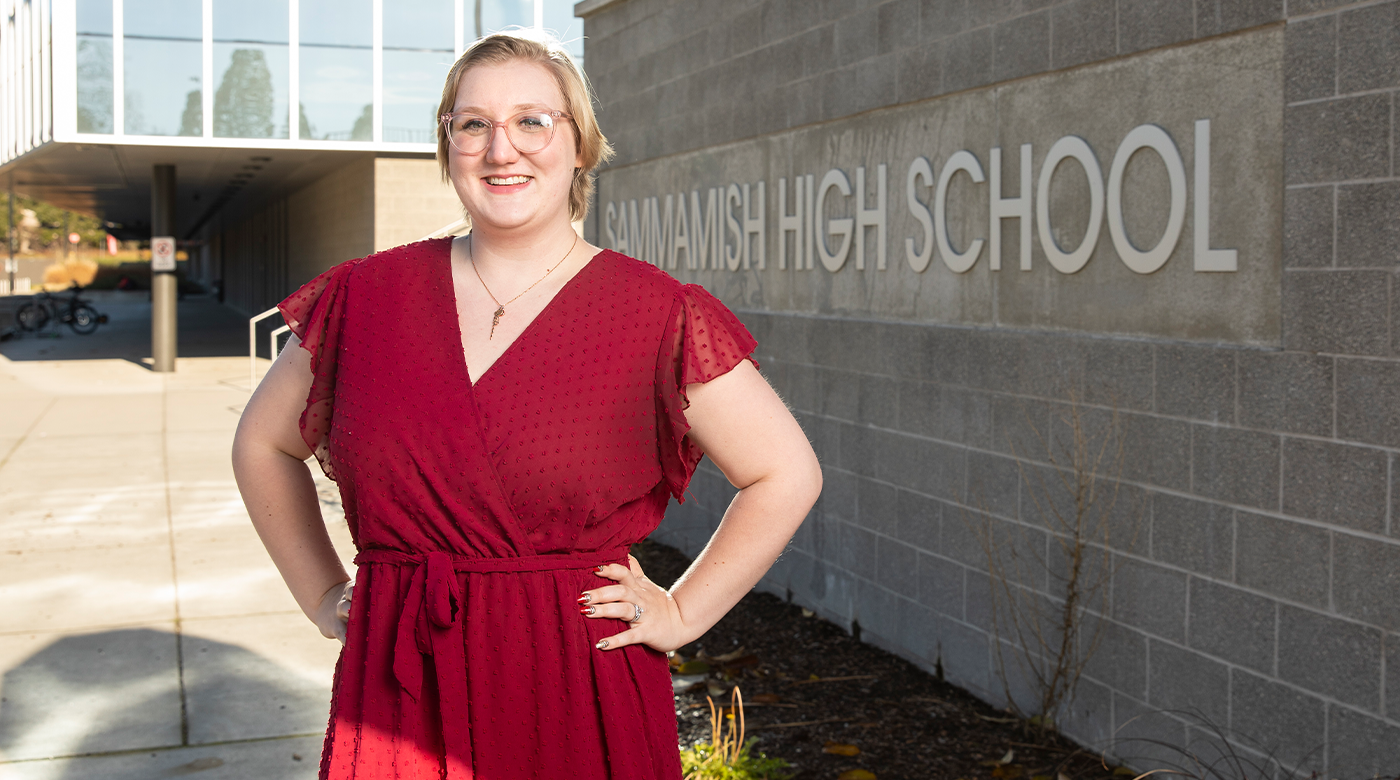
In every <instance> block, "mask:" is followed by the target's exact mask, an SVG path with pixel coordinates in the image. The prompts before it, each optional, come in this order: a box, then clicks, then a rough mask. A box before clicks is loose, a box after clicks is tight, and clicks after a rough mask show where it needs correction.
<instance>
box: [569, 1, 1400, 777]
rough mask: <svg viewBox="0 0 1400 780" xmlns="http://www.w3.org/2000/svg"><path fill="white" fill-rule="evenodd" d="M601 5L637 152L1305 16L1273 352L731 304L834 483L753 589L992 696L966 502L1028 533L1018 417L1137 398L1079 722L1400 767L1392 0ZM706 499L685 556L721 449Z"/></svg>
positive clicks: (683, 519) (713, 511)
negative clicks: (1118, 532)
mask: <svg viewBox="0 0 1400 780" xmlns="http://www.w3.org/2000/svg"><path fill="white" fill-rule="evenodd" d="M580 11H581V12H582V13H584V14H585V15H586V20H587V25H588V33H589V39H588V41H587V62H588V67H589V73H590V77H591V78H592V80H593V82H594V84H595V87H596V88H597V91H598V93H599V96H600V103H601V110H600V120H601V122H602V124H603V128H604V130H605V131H607V132H608V133H609V135H610V137H611V138H612V140H613V141H614V143H615V145H616V146H617V148H618V150H619V159H618V161H617V162H616V163H615V166H624V165H627V164H628V163H632V162H639V161H647V160H653V159H656V158H660V157H664V156H667V155H671V154H677V153H680V152H685V151H690V150H694V149H697V148H702V147H706V146H712V145H715V144H719V143H723V142H727V141H733V140H738V139H743V138H750V137H756V136H760V135H763V134H767V133H773V132H778V131H783V130H787V129H790V128H794V127H798V126H802V125H807V124H811V123H817V122H822V121H825V120H830V119H836V118H840V117H845V116H849V115H852V114H857V113H859V112H862V111H866V110H870V109H874V108H878V107H882V106H886V105H892V104H897V103H907V102H912V101H917V100H921V99H925V98H929V97H934V96H938V95H944V94H949V93H952V92H956V91H959V90H964V89H969V88H972V87H979V86H984V85H987V84H992V83H996V82H999V81H1003V80H1007V79H1015V78H1022V77H1027V76H1034V75H1035V74H1039V73H1045V72H1051V71H1056V70H1060V69H1064V68H1070V67H1074V66H1076V65H1080V64H1084V63H1089V62H1096V61H1102V60H1108V59H1112V58H1115V57H1118V56H1123V55H1127V54H1131V53H1134V52H1139V51H1143V50H1147V49H1152V48H1155V47H1162V46H1180V45H1185V46H1189V45H1191V42H1193V41H1195V40H1200V39H1204V38H1208V37H1212V36H1217V35H1222V34H1229V33H1231V32H1233V31H1237V30H1242V29H1247V28H1252V27H1256V26H1261V25H1284V28H1285V57H1286V62H1285V81H1286V83H1285V95H1286V105H1284V106H1282V107H1281V110H1282V112H1283V118H1284V127H1285V136H1284V144H1285V150H1284V157H1285V159H1284V166H1285V188H1286V190H1285V193H1284V202H1285V207H1284V213H1283V214H1281V215H1279V219H1280V220H1281V221H1282V223H1283V226H1284V228H1283V229H1284V247H1283V252H1282V256H1281V257H1280V258H1278V259H1277V262H1279V263H1280V264H1281V265H1282V267H1283V282H1282V290H1281V291H1280V292H1279V294H1280V295H1281V300H1282V319H1283V339H1282V349H1260V348H1245V347H1236V346H1213V345H1201V344H1182V343H1177V342H1171V341H1166V340H1153V339H1125V338H1114V337H1098V336H1093V335H1084V334H1068V333H1054V332H1039V331H1028V330H1013V329H1006V328H972V327H948V326H942V327H940V326H932V325H927V324H920V323H914V322H891V321H879V320H875V319H854V318H841V317H834V316H833V317H827V316H810V315H796V314H778V313H773V312H767V311H763V310H746V311H741V312H739V314H740V316H741V318H742V319H743V320H744V321H745V323H746V324H747V325H748V326H749V327H750V328H751V330H752V331H753V332H754V334H755V336H756V337H757V338H758V340H759V344H760V346H759V354H758V357H759V359H760V361H761V362H762V363H763V367H764V371H765V374H766V375H767V376H768V377H769V379H770V381H771V382H772V383H773V384H774V386H775V387H776V388H777V389H778V390H779V392H781V393H782V394H783V396H784V398H785V399H787V400H788V402H789V403H790V405H791V406H792V408H793V409H794V411H795V412H796V413H797V415H798V417H799V420H800V421H801V422H802V424H803V426H804V428H805V430H806V431H807V432H808V434H809V436H810V437H811V438H812V440H813V443H814V445H815V447H816V449H817V452H818V454H819V456H820V457H821V458H822V461H823V465H824V469H825V475H826V490H825V493H824V495H823V496H822V498H821V500H820V502H819V504H818V506H817V507H816V509H815V510H814V512H813V514H812V516H811V517H810V518H809V519H808V521H807V522H806V523H805V524H804V526H803V528H802V530H801V531H800V532H799V534H798V537H797V539H796V540H795V541H794V544H793V546H792V549H791V550H790V551H789V552H788V553H787V554H786V555H785V556H784V557H783V558H782V559H781V560H780V561H779V563H778V565H777V567H775V569H774V571H773V572H772V573H771V574H770V576H769V577H768V578H767V579H766V580H765V582H764V584H763V587H764V588H765V589H768V590H770V591H772V592H776V593H779V594H782V595H786V596H789V597H790V598H792V599H793V600H794V601H796V602H798V603H801V604H803V605H805V606H808V607H811V608H813V609H816V610H817V611H818V612H820V613H821V614H823V615H825V616H827V617H829V618H831V619H833V620H835V621H837V622H839V623H842V624H844V625H853V624H856V623H858V624H859V626H860V629H861V632H862V636H863V637H864V638H866V639H867V640H869V641H871V642H873V643H876V644H879V645H881V646H884V647H886V648H888V649H891V650H893V651H894V652H897V653H899V654H901V655H903V656H905V657H907V658H909V659H911V660H913V661H915V662H916V663H920V664H922V665H924V666H925V667H926V668H929V669H930V670H935V669H938V670H942V671H943V673H945V674H946V675H947V676H948V677H949V678H950V679H951V680H953V681H954V682H957V683H958V684H960V685H964V686H966V687H968V688H969V689H971V690H973V691H975V692H978V693H979V694H980V695H982V696H984V697H986V698H988V699H990V700H994V701H998V700H1004V694H1003V690H1002V686H1001V683H1000V682H999V681H998V679H997V677H996V674H995V654H994V653H993V647H992V644H991V643H992V642H993V641H994V632H993V631H992V624H991V619H990V615H989V605H988V599H989V590H990V585H989V578H988V575H987V573H986V560H985V556H983V554H982V553H981V550H980V548H979V547H978V546H977V544H976V543H975V539H973V538H971V537H970V536H969V532H968V530H967V525H966V522H965V518H967V517H968V516H969V515H971V516H983V513H985V514H986V515H990V516H991V518H992V519H993V520H994V521H995V522H997V523H1004V524H1008V525H1007V527H1010V528H1020V529H1022V531H1021V532H1022V533H1027V534H1030V533H1036V532H1037V531H1036V529H1037V528H1038V527H1039V523H1038V522H1037V518H1036V515H1035V509H1034V506H1033V504H1032V501H1031V496H1030V495H1029V494H1028V490H1027V488H1026V484H1025V483H1024V482H1023V481H1022V480H1021V479H1020V478H1019V470H1020V467H1026V468H1029V469H1041V468H1044V467H1045V459H1044V457H1043V456H1040V455H1038V454H1032V453H1038V452H1041V451H1043V448H1040V450H1037V448H1036V447H1035V446H1033V440H1032V439H1031V438H1030V437H1029V436H1028V434H1027V428H1026V422H1025V421H1026V419H1027V416H1029V418H1030V419H1031V420H1033V421H1035V422H1036V423H1037V424H1038V425H1040V426H1043V427H1044V428H1049V427H1050V426H1051V424H1052V420H1054V419H1055V418H1056V417H1057V416H1058V415H1059V414H1061V413H1063V412H1064V411H1065V410H1066V408H1067V401H1068V399H1069V393H1068V390H1069V389H1071V388H1072V389H1074V390H1075V391H1076V395H1077V397H1078V398H1080V399H1082V400H1083V403H1084V406H1085V409H1086V413H1087V414H1089V415H1090V416H1091V417H1092V416H1094V415H1098V416H1099V417H1100V418H1101V417H1103V416H1106V415H1107V413H1108V412H1109V410H1110V409H1111V408H1112V407H1114V406H1116V407H1117V409H1118V410H1119V412H1120V413H1121V415H1122V420H1123V423H1124V426H1125V430H1126V431H1127V440H1126V441H1127V446H1128V452H1127V457H1126V461H1125V467H1124V472H1123V478H1122V480H1121V484H1122V489H1123V491H1124V497H1125V498H1124V499H1123V500H1126V501H1127V502H1128V503H1130V504H1133V505H1136V506H1140V507H1142V512H1141V519H1140V521H1139V523H1140V528H1141V531H1140V532H1139V533H1138V534H1137V536H1136V537H1135V538H1132V539H1130V540H1124V541H1123V542H1122V544H1121V545H1115V547H1114V549H1113V550H1112V555H1113V572H1114V573H1113V578H1112V582H1111V586H1110V591H1109V603H1108V606H1107V609H1106V610H1105V614H1103V615H1102V616H1101V619H1102V620H1104V621H1106V628H1105V632H1104V636H1105V640H1104V643H1103V645H1102V647H1101V648H1100V650H1099V651H1098V654H1097V655H1096V656H1095V658H1094V660H1093V662H1092V664H1091V665H1090V667H1089V669H1088V670H1087V671H1086V675H1085V678H1084V679H1083V680H1082V682H1081V684H1080V687H1079V691H1078V696H1077V698H1076V700H1075V703H1074V705H1073V707H1072V708H1071V711H1070V712H1067V713H1063V714H1062V725H1063V727H1064V728H1065V730H1066V731H1067V732H1069V733H1070V734H1071V735H1073V736H1075V737H1077V738H1079V739H1081V740H1082V741H1085V742H1087V743H1090V744H1093V745H1095V746H1102V745H1104V744H1106V743H1108V742H1109V741H1111V740H1113V739H1115V738H1119V739H1121V738H1123V737H1126V736H1130V735H1132V734H1142V733H1146V734H1150V735H1152V736H1154V737H1156V738H1159V739H1167V740H1168V741H1174V742H1176V743H1177V744H1183V745H1184V744H1187V743H1189V742H1193V741H1199V740H1200V739H1202V738H1204V734H1203V732H1202V731H1201V730H1200V728H1199V724H1198V723H1195V722H1194V721H1191V720H1190V719H1184V718H1183V719H1178V718H1174V717H1172V716H1169V715H1168V716H1163V715H1154V716H1152V717H1149V718H1145V719H1143V720H1140V721H1132V719H1133V718H1135V717H1137V716H1139V715H1144V714H1149V713H1154V712H1159V711H1162V710H1179V709H1192V710H1195V711H1197V712H1199V713H1200V714H1201V715H1203V716H1204V717H1205V718H1207V719H1209V721H1210V722H1212V723H1214V724H1217V725H1219V726H1221V727H1222V728H1225V729H1228V730H1230V731H1231V732H1234V733H1236V734H1238V735H1240V736H1241V737H1242V738H1243V737H1248V738H1250V739H1252V740H1254V741H1255V742H1254V743H1253V746H1254V747H1257V748H1261V750H1262V749H1267V750H1271V751H1273V753H1274V755H1275V757H1277V758H1278V759H1279V761H1280V762H1281V763H1280V767H1281V768H1280V774H1281V775H1287V774H1289V773H1291V772H1292V771H1295V770H1296V771H1297V772H1299V773H1300V774H1303V775H1306V774H1307V773H1308V772H1310V771H1312V770H1314V769H1316V770H1319V771H1320V772H1326V773H1328V774H1330V775H1331V776H1334V777H1363V776H1365V777H1369V776H1371V775H1372V774H1373V773H1375V772H1381V773H1382V774H1387V773H1395V772H1397V771H1400V666H1397V663H1400V507H1397V503H1400V492H1398V491H1397V490H1396V480H1397V479H1400V468H1397V456H1398V455H1400V360H1398V359H1397V358H1398V357H1400V341H1398V340H1397V330H1396V329H1397V326H1398V325H1397V323H1400V309H1397V303H1400V301H1397V295H1400V286H1398V285H1397V282H1400V279H1397V273H1400V228H1397V227H1396V226H1397V225H1400V178H1397V172H1396V160H1395V149H1394V145H1395V136H1396V127H1395V123H1396V102H1397V99H1398V98H1400V96H1397V91H1400V1H1397V0H1385V1H1384V2H1350V3H1348V2H1335V1H1333V2H1329V1H1328V0H1287V1H1286V2H1285V0H1194V1H1193V0H1071V1H1070V2H1054V1H1053V0H1040V1H1037V0H1006V1H998V2H990V1H988V2H983V0H965V1H958V2H951V1H949V0H887V1H886V2H874V1H868V2H854V3H828V2H800V1H799V0H766V1H765V0H707V1H705V2H690V1H688V0H685V1H683V0H611V2H607V1H603V2H600V1H599V0H592V1H591V2H588V3H583V4H580ZM603 175H604V176H606V175H607V173H606V172H604V173H603ZM1018 461H1019V463H1018ZM693 492H694V500H693V501H690V502H687V503H686V504H685V505H684V506H682V507H673V509H672V511H671V512H670V513H669V515H668V517H667V520H666V522H665V524H664V525H663V527H662V528H661V529H660V531H659V532H658V534H659V536H660V537H661V538H663V539H666V540H669V541H672V542H674V543H676V544H678V545H680V546H681V547H683V548H685V549H687V550H690V551H691V552H694V551H697V550H698V549H699V546H700V545H701V544H702V543H703V541H704V539H705V538H706V537H707V536H708V534H709V533H710V531H711V530H712V529H713V527H714V525H715V523H717V521H718V518H719V516H720V514H721V513H722V512H723V509H724V507H725V506H726V504H727V502H728V499H729V497H730V496H731V495H732V492H733V491H732V489H731V488H729V486H728V485H727V483H726V482H725V481H724V479H723V478H722V476H721V475H719V474H718V472H717V471H715V470H714V469H713V467H711V466H709V465H708V463H706V464H705V465H703V466H702V468H701V471H700V472H699V473H698V474H697V477H696V480H695V482H694V484H693ZM1043 541H1044V543H1045V544H1047V546H1048V545H1049V543H1050V540H1049V539H1048V538H1046V539H1044V540H1043ZM1128 541H1131V542H1132V543H1131V544H1129V543H1128ZM1047 590H1048V589H1047ZM1016 685H1019V683H1016ZM1124 724H1129V725H1127V726H1126V728H1124ZM1120 728H1121V729H1122V730H1120ZM1139 747H1140V746H1139ZM1136 749H1137V748H1136V747H1131V748H1130V749H1127V750H1124V751H1123V752H1125V753H1132V752H1134V750H1136ZM1241 749H1242V750H1245V751H1248V750H1249V749H1250V748H1249V747H1248V746H1246V747H1242V748H1241ZM1139 752H1140V751H1139ZM1149 758H1150V757H1149Z"/></svg>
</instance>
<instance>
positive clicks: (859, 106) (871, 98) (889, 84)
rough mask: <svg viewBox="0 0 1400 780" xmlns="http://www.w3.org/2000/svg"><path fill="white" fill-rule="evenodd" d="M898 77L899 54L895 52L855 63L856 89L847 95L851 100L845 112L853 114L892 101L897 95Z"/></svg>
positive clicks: (885, 104) (886, 104)
mask: <svg viewBox="0 0 1400 780" xmlns="http://www.w3.org/2000/svg"><path fill="white" fill-rule="evenodd" d="M898 79H899V54H898V53H897V52H895V53H890V54H884V55H881V56H879V57H874V58H871V59H867V60H861V61H860V62H858V63H856V65H855V89H856V91H855V93H854V94H852V95H850V96H849V97H850V98H852V99H853V102H852V104H851V105H850V107H849V110H848V111H846V112H845V113H847V114H854V113H857V112H859V111H869V110H871V109H876V108H882V107H884V106H888V105H890V104H892V103H894V102H895V101H896V100H897V96H898V87H899V83H898Z"/></svg>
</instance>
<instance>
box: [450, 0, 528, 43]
mask: <svg viewBox="0 0 1400 780" xmlns="http://www.w3.org/2000/svg"><path fill="white" fill-rule="evenodd" d="M465 2H466V6H467V9H466V10H467V14H466V16H467V19H466V24H467V41H468V43H470V42H471V41H474V40H476V39H477V38H480V37H481V36H483V35H487V34H489V33H493V32H496V31H497V30H504V29H506V28H507V27H533V26H534V24H535V0H465Z"/></svg>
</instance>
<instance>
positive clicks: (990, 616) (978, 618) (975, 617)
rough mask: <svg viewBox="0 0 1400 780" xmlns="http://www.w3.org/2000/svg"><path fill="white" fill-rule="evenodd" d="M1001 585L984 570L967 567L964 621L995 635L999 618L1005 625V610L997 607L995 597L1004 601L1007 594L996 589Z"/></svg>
mask: <svg viewBox="0 0 1400 780" xmlns="http://www.w3.org/2000/svg"><path fill="white" fill-rule="evenodd" d="M996 587H999V586H998V585H996V584H995V583H994V581H993V580H992V578H991V576H990V575H988V574H987V573H986V572H983V571H975V570H973V569H967V570H966V571H965V576H964V578H963V615H964V616H965V617H964V618H963V619H964V621H965V622H966V623H967V624H968V625H970V626H974V627H976V628H978V629H980V630H982V631H986V632H988V633H989V634H991V635H992V636H995V635H996V633H997V630H998V627H999V625H998V618H1000V620H1001V624H1000V625H1005V612H1004V607H1003V608H1002V609H1000V610H999V609H995V608H994V605H993V599H997V600H998V601H1004V599H1005V596H1004V595H1003V594H1002V593H1000V592H997V591H996V590H995V588H996Z"/></svg>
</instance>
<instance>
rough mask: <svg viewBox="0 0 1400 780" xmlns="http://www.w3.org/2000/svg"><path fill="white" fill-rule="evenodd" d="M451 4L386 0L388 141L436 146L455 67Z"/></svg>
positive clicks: (446, 1)
mask: <svg viewBox="0 0 1400 780" xmlns="http://www.w3.org/2000/svg"><path fill="white" fill-rule="evenodd" d="M452 5H453V3H452V0H384V106H383V112H384V140H385V141H388V142H400V143H420V144H423V143H434V141H435V140H436V135H435V134H434V133H435V129H436V127H437V107H438V101H439V100H440V99H441V97H442V83H443V81H444V80H446V79H447V71H448V69H450V68H451V67H452V62H453V60H454V59H455V58H454V56H453V51H452V46H453V40H452V38H453V35H452V16H453V8H452Z"/></svg>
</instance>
